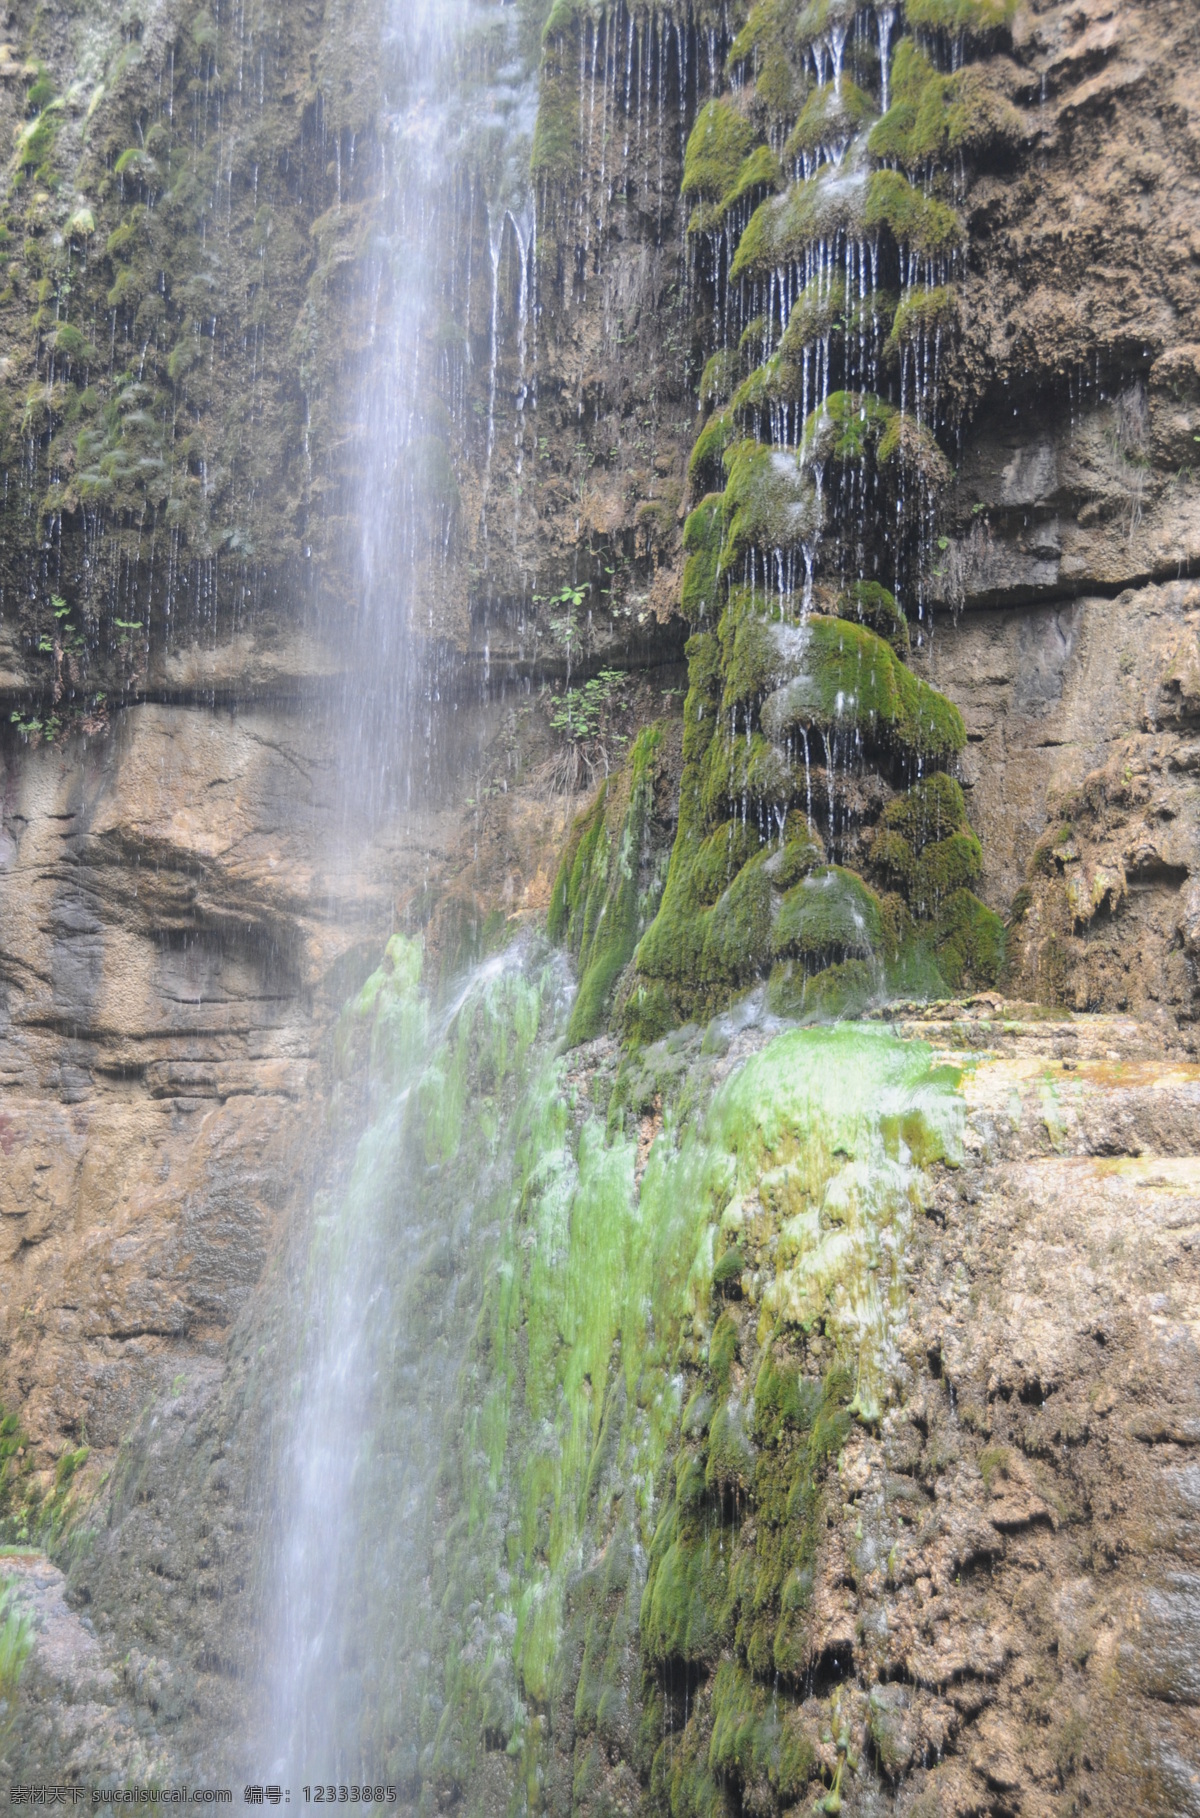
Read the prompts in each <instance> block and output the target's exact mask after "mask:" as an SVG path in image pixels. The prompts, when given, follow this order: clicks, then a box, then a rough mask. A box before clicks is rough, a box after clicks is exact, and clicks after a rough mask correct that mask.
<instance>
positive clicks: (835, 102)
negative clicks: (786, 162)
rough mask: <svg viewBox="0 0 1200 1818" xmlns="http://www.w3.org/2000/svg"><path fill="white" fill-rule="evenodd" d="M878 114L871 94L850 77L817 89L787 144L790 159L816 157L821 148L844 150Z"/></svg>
mask: <svg viewBox="0 0 1200 1818" xmlns="http://www.w3.org/2000/svg"><path fill="white" fill-rule="evenodd" d="M875 117H876V109H875V106H874V104H873V103H872V101H871V99H870V97H869V96H868V95H865V94H864V93H863V91H862V89H861V88H858V87H857V86H856V85H855V84H854V83H853V82H852V81H851V80H850V78H849V77H848V76H843V78H842V80H841V82H840V83H834V82H829V83H826V85H825V87H824V88H817V89H814V90H813V92H812V94H811V95H810V96H809V97H808V100H807V101H806V102H805V103H804V108H803V111H802V112H801V115H800V118H799V119H798V120H797V122H796V124H795V126H794V127H793V128H792V130H791V133H790V134H789V135H788V141H787V144H786V145H785V146H784V149H783V155H784V157H785V158H787V159H796V158H800V157H804V156H809V157H811V156H813V155H814V154H815V153H816V152H817V151H818V150H821V149H824V148H827V147H829V146H833V145H836V146H840V147H841V148H842V149H843V150H844V149H845V147H846V146H847V145H849V143H850V141H851V139H853V138H854V137H855V136H856V134H858V133H860V132H861V131H862V130H863V127H864V126H865V125H866V124H867V123H868V122H869V121H871V120H874V119H875Z"/></svg>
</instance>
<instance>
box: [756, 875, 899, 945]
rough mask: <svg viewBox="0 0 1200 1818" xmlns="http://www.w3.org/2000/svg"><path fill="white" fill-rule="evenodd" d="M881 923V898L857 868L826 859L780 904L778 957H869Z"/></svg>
mask: <svg viewBox="0 0 1200 1818" xmlns="http://www.w3.org/2000/svg"><path fill="white" fill-rule="evenodd" d="M882 940H883V926H882V921H881V918H880V913H879V898H878V897H877V896H876V895H875V892H874V891H873V890H872V889H871V888H870V887H869V886H868V885H867V884H864V883H863V881H862V879H861V878H860V877H857V876H856V875H855V873H854V872H853V871H847V870H845V869H844V867H842V866H841V865H826V866H823V867H822V868H821V869H820V870H815V871H811V872H810V873H809V875H808V876H807V877H805V878H803V879H802V880H801V882H800V883H798V884H796V885H795V886H794V887H793V889H791V890H789V891H788V893H787V895H786V896H785V897H784V899H783V901H782V903H781V904H780V906H779V914H778V917H777V919H776V921H775V926H774V930H773V936H772V946H773V948H774V951H775V953H776V954H777V955H778V956H779V957H780V958H798V959H809V960H814V959H826V960H827V959H829V958H830V957H831V956H834V955H836V957H837V958H838V959H849V958H860V959H861V958H870V957H871V956H872V955H873V954H875V953H877V952H878V951H879V948H880V946H881V944H882Z"/></svg>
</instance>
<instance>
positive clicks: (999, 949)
mask: <svg viewBox="0 0 1200 1818" xmlns="http://www.w3.org/2000/svg"><path fill="white" fill-rule="evenodd" d="M1004 960H1005V932H1004V923H1003V922H1002V921H1001V919H1000V917H999V916H998V915H996V914H995V913H994V911H993V910H991V909H989V908H988V907H987V905H986V904H985V903H981V902H980V900H979V898H978V897H977V896H973V895H972V893H971V892H970V891H969V890H956V891H955V892H954V893H953V895H952V896H951V897H950V898H949V899H948V900H947V901H946V902H945V903H944V904H943V905H942V907H941V910H940V911H939V914H938V918H937V961H938V965H939V967H940V968H941V971H942V973H943V974H944V975H945V977H946V979H947V981H948V983H949V984H950V985H951V986H952V987H953V989H954V990H958V989H959V988H960V987H961V986H963V985H964V984H968V983H970V984H976V985H995V984H998V983H999V982H1000V979H1001V977H1002V976H1003V973H1004Z"/></svg>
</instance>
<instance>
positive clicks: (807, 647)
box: [762, 616, 967, 763]
mask: <svg viewBox="0 0 1200 1818" xmlns="http://www.w3.org/2000/svg"><path fill="white" fill-rule="evenodd" d="M779 657H780V661H781V662H786V663H787V666H788V669H789V671H790V679H788V680H787V681H786V682H785V683H784V684H783V685H782V686H781V687H779V688H778V689H777V690H776V692H775V693H774V694H773V695H771V697H770V698H769V699H768V701H767V703H766V705H765V706H764V708H763V713H762V723H763V727H764V729H765V731H766V732H767V734H768V735H769V736H770V737H771V738H774V739H782V738H786V737H787V735H788V734H789V732H791V731H792V730H793V729H795V728H797V727H800V726H804V725H810V726H819V727H833V726H836V725H838V724H842V725H846V724H853V725H855V726H857V727H858V728H859V729H860V731H861V733H862V735H863V736H864V738H866V739H868V740H871V741H873V742H877V743H879V744H882V745H884V746H888V745H890V746H891V747H892V748H893V749H894V750H895V751H896V753H897V755H899V756H901V757H902V758H904V759H905V760H907V761H910V762H913V763H917V762H920V763H944V762H946V761H947V760H948V759H950V758H952V757H954V756H955V755H956V754H957V753H958V752H959V751H961V750H962V748H963V746H964V745H965V744H966V737H967V735H966V728H965V726H964V725H963V720H962V715H961V714H960V713H959V711H958V709H957V707H955V706H954V705H953V704H952V702H950V701H948V700H947V699H946V698H945V696H944V695H941V694H939V693H938V692H937V690H936V689H934V688H930V687H929V685H928V683H926V682H923V681H920V680H919V679H918V678H917V677H916V676H914V675H913V673H912V671H911V670H909V669H907V668H906V667H905V666H904V664H903V663H901V662H900V660H899V658H898V657H897V656H896V653H895V651H894V650H893V649H892V648H891V646H890V645H889V644H886V643H885V642H884V640H883V639H882V638H880V637H878V636H876V634H875V633H874V632H873V631H869V630H868V629H867V627H866V626H865V625H855V624H851V623H849V622H848V621H847V620H845V619H826V618H821V617H818V616H814V617H813V618H811V619H810V620H809V622H808V625H807V626H806V627H804V628H803V629H802V630H798V631H796V632H794V633H791V634H790V636H789V637H788V639H787V640H786V643H784V644H782V645H781V646H780V650H779Z"/></svg>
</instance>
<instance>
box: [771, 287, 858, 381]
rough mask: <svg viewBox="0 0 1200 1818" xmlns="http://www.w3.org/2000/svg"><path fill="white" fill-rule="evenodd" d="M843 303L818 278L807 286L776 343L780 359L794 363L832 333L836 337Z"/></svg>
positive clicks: (831, 288)
mask: <svg viewBox="0 0 1200 1818" xmlns="http://www.w3.org/2000/svg"><path fill="white" fill-rule="evenodd" d="M844 301H845V300H844V297H843V296H842V295H840V294H839V292H838V291H837V289H836V288H835V287H834V286H832V285H829V284H826V283H824V282H822V280H821V279H820V278H814V279H813V280H812V282H811V283H810V284H807V285H806V286H805V288H804V289H803V290H802V291H801V293H800V296H799V297H798V298H797V300H796V302H795V303H793V305H792V313H791V315H790V316H789V317H788V325H787V327H786V329H785V330H784V332H783V338H782V340H781V341H780V343H779V352H780V354H781V355H782V356H783V358H784V359H785V360H788V361H791V362H793V363H795V362H797V361H799V359H800V357H801V356H802V354H803V352H804V350H805V348H806V347H814V346H815V345H816V344H817V342H818V341H821V340H823V339H824V338H825V337H826V336H827V335H831V334H833V333H834V332H835V331H836V332H839V333H840V330H841V312H842V309H843V307H844Z"/></svg>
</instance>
